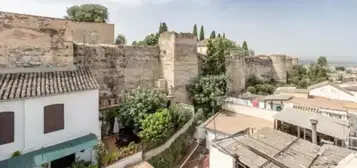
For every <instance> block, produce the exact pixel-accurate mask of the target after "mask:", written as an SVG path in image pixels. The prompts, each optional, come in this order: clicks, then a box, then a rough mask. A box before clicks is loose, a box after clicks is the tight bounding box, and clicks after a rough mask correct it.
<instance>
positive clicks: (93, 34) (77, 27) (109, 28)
mask: <svg viewBox="0 0 357 168" xmlns="http://www.w3.org/2000/svg"><path fill="white" fill-rule="evenodd" d="M71 27H72V29H73V41H74V42H76V43H89V44H113V43H114V37H115V35H114V24H101V23H88V22H71Z"/></svg>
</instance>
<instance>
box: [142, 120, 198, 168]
mask: <svg viewBox="0 0 357 168" xmlns="http://www.w3.org/2000/svg"><path fill="white" fill-rule="evenodd" d="M194 131H195V124H192V125H191V127H189V129H188V130H187V131H186V132H185V133H183V134H182V135H180V136H179V137H178V138H177V139H176V140H175V141H174V142H172V144H171V145H170V147H169V148H167V149H166V150H165V151H163V152H162V153H161V154H159V155H157V156H155V157H153V158H151V159H150V160H148V162H149V163H150V164H151V165H152V166H153V167H155V168H168V167H174V166H175V164H176V162H177V161H178V160H179V159H180V157H181V156H182V155H183V154H184V152H185V149H186V148H187V147H188V146H189V144H190V140H191V139H192V135H193V134H194Z"/></svg>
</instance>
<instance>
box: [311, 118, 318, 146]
mask: <svg viewBox="0 0 357 168" xmlns="http://www.w3.org/2000/svg"><path fill="white" fill-rule="evenodd" d="M310 122H311V132H312V135H311V138H312V143H314V144H316V145H317V131H316V125H317V124H318V123H319V122H318V121H317V119H316V118H311V119H310Z"/></svg>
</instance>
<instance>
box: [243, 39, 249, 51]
mask: <svg viewBox="0 0 357 168" xmlns="http://www.w3.org/2000/svg"><path fill="white" fill-rule="evenodd" d="M242 48H243V49H244V50H247V51H248V50H249V49H248V44H247V42H246V41H243V44H242Z"/></svg>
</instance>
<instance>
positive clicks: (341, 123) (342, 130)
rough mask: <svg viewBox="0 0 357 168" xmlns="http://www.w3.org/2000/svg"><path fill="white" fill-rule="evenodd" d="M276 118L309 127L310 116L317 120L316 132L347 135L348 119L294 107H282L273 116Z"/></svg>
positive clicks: (342, 136)
mask: <svg viewBox="0 0 357 168" xmlns="http://www.w3.org/2000/svg"><path fill="white" fill-rule="evenodd" d="M274 118H275V119H276V120H279V121H282V122H286V123H289V124H292V125H295V126H298V127H301V128H306V129H311V122H310V119H311V118H315V119H316V120H317V121H318V124H317V128H316V129H317V132H319V133H322V134H325V135H329V136H332V137H336V138H340V139H345V138H346V137H348V136H349V121H347V120H341V119H338V118H333V117H328V116H324V115H321V114H317V113H314V112H307V111H303V110H298V109H294V108H284V109H283V110H282V111H280V112H279V113H278V114H276V115H275V116H274Z"/></svg>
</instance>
